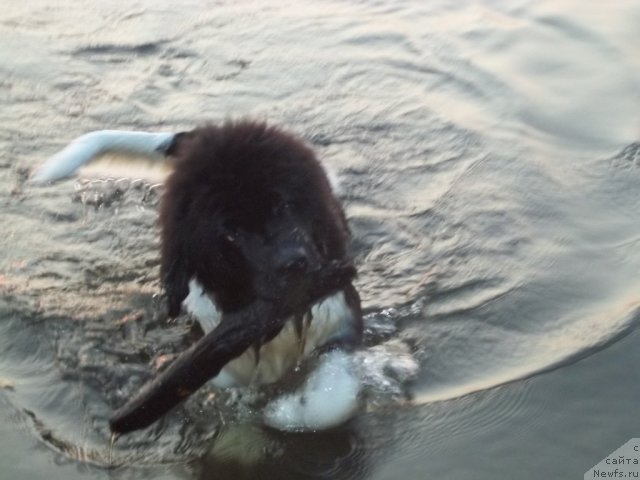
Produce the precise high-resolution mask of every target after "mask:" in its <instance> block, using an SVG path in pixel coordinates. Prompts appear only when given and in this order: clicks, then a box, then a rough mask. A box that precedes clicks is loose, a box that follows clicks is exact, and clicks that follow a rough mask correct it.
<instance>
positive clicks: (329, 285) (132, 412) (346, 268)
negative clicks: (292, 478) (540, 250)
mask: <svg viewBox="0 0 640 480" xmlns="http://www.w3.org/2000/svg"><path fill="white" fill-rule="evenodd" d="M355 273H356V272H355V268H354V267H353V266H352V265H351V264H349V263H344V262H332V263H330V264H329V265H327V266H326V267H324V268H323V269H322V270H319V271H316V272H314V273H312V274H308V275H307V276H306V277H305V279H304V281H300V279H297V281H295V282H294V281H291V282H287V283H288V284H287V285H283V286H282V287H279V288H278V290H277V291H276V292H274V295H271V296H269V298H259V299H257V300H255V301H254V302H253V303H251V304H249V305H248V306H246V307H244V308H242V309H240V310H237V311H235V312H231V313H227V314H224V315H223V317H222V321H221V322H220V324H219V325H218V327H217V328H215V329H214V330H212V331H211V332H209V333H208V334H206V335H205V336H204V337H202V338H201V339H200V340H199V341H198V342H197V343H195V344H194V345H192V346H191V347H190V348H189V349H188V350H186V351H184V352H183V353H182V354H180V356H179V357H178V358H177V359H176V360H174V361H173V362H172V363H171V365H169V367H167V368H166V369H165V370H164V371H163V372H162V373H160V374H159V375H158V376H157V377H156V378H155V379H153V380H151V381H150V382H148V383H147V384H146V385H145V386H144V387H143V388H142V389H141V390H140V392H139V393H138V394H137V395H136V396H135V397H134V398H132V399H131V400H129V401H128V402H127V403H126V404H125V405H124V406H123V407H121V408H119V409H118V410H117V411H116V412H115V413H114V415H113V416H112V417H111V419H110V420H109V426H110V428H111V430H112V431H113V432H114V433H128V432H131V431H134V430H139V429H142V428H145V427H148V426H149V425H151V424H152V423H153V422H155V421H156V420H158V419H159V418H160V417H161V416H163V415H164V414H166V413H167V412H168V411H169V410H171V409H172V408H173V407H175V406H176V405H178V404H179V403H181V402H183V401H184V400H186V399H187V398H188V397H189V396H190V395H191V394H193V393H194V392H195V391H196V390H198V388H200V387H201V386H202V385H204V384H205V383H206V382H207V381H208V380H210V379H211V378H213V377H215V376H216V375H218V373H220V370H221V369H222V368H223V367H224V366H225V365H226V364H227V363H228V362H229V361H231V360H233V359H234V358H236V357H238V356H239V355H241V354H242V352H244V351H245V350H247V349H248V348H250V347H252V346H253V345H255V344H256V343H260V342H267V341H269V340H270V339H272V338H273V337H275V336H276V335H277V334H278V332H279V331H280V330H281V329H282V327H283V325H284V324H285V323H286V321H287V320H288V319H289V318H290V317H291V316H292V315H297V314H298V315H299V314H301V313H304V311H306V310H308V309H309V307H310V305H313V304H314V303H316V302H318V301H320V300H321V299H323V298H324V297H327V296H329V295H331V294H332V293H334V292H336V291H338V290H341V289H343V288H344V287H345V286H346V285H347V284H349V283H350V282H351V280H352V279H353V277H354V276H355Z"/></svg>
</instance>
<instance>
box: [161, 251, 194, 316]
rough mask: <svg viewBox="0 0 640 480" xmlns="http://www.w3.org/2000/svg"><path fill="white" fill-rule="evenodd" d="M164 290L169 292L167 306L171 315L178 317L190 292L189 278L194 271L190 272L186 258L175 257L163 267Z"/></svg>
mask: <svg viewBox="0 0 640 480" xmlns="http://www.w3.org/2000/svg"><path fill="white" fill-rule="evenodd" d="M163 270H164V271H165V273H164V276H163V283H164V290H165V292H166V294H167V306H168V313H169V317H171V318H174V317H177V316H178V314H179V313H180V307H181V306H182V302H183V301H184V299H185V298H187V295H188V294H189V280H190V279H191V276H192V272H190V271H189V270H190V269H189V268H188V265H187V262H186V261H185V259H181V258H175V259H174V260H173V261H171V263H170V264H169V265H168V267H166V269H163Z"/></svg>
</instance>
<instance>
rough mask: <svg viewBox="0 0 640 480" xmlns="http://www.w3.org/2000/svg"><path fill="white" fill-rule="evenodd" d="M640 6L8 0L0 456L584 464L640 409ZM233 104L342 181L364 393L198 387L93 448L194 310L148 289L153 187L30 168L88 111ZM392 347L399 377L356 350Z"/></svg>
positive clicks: (481, 472) (573, 472)
mask: <svg viewBox="0 0 640 480" xmlns="http://www.w3.org/2000/svg"><path fill="white" fill-rule="evenodd" d="M638 25H640V3H638V2H637V1H622V0H621V1H617V2H615V3H611V4H606V5H605V4H604V3H598V2H589V3H585V2H578V1H573V0H561V1H556V2H545V1H543V2H534V1H524V0H523V1H509V2H507V1H504V2H503V1H497V0H486V1H479V2H467V1H462V2H452V1H434V2H417V1H416V2H404V1H391V0H390V1H380V2H356V1H331V2H322V3H320V2H311V1H303V2H297V3H295V4H294V5H289V6H285V5H284V4H283V3H282V2H277V1H260V2H257V1H256V2H240V3H237V4H236V3H234V2H224V1H220V2H213V1H211V2H202V1H197V2H196V1H191V2H173V3H170V2H164V1H162V2H157V1H156V2H151V1H147V0H143V1H138V2H134V3H131V2H102V3H96V2H88V1H73V2H72V1H63V2H55V3H51V2H44V1H40V0H34V1H30V2H24V3H22V4H8V3H7V4H6V5H4V6H3V9H2V14H0V38H2V40H3V41H2V42H0V121H1V125H2V127H1V128H0V205H1V207H0V217H1V219H2V221H1V225H2V227H3V235H2V236H1V237H0V251H2V252H3V255H1V256H0V417H1V418H2V419H3V420H4V422H1V423H2V426H0V472H2V473H1V474H0V477H1V478H5V477H6V478H12V479H25V480H26V479H32V478H47V479H56V478H64V479H75V478H107V477H108V478H154V479H155V478H167V479H178V478H179V479H195V478H199V479H209V478H220V479H221V478H251V479H255V478H332V479H333V478H344V479H355V478H367V479H387V478H395V479H397V478H447V479H465V478H469V479H475V480H478V479H495V478H518V479H526V478H531V479H534V478H536V479H538V478H567V479H568V478H581V477H582V475H583V473H584V472H585V471H586V470H587V469H588V468H590V467H591V466H593V465H594V464H595V463H597V462H598V461H599V460H600V459H601V458H602V457H604V456H605V455H606V454H608V453H610V452H611V451H612V450H614V449H615V448H617V447H618V446H620V445H621V444H622V443H624V442H626V441H627V440H628V439H629V438H631V437H638V436H640V420H638V416H637V409H638V402H639V401H640V387H639V385H640V373H639V372H638V369H637V368H636V367H637V365H638V362H639V361H640V353H639V352H640V348H639V347H640V335H639V334H638V333H637V328H636V327H637V325H638V322H639V321H640V313H639V305H640V293H639V292H640V281H639V279H638V278H639V277H638V271H640V268H639V267H640V255H639V253H638V252H639V251H640V193H639V192H640V190H639V189H638V184H639V182H640V143H639V142H640V93H639V92H640V28H639V27H638ZM241 116H252V117H258V118H265V119H268V120H269V121H271V122H274V123H278V124H281V125H284V126H286V127H288V128H290V129H292V130H294V131H296V132H298V133H300V134H301V135H303V136H304V137H306V138H307V139H308V140H309V141H310V142H312V143H313V144H314V146H315V148H316V150H317V151H318V153H319V155H320V156H321V157H322V159H323V160H324V161H325V162H326V163H327V164H328V165H329V166H330V167H331V168H332V169H333V170H335V171H336V173H337V174H338V177H339V178H340V181H341V184H342V190H343V199H344V202H345V205H346V209H347V214H348V216H349V220H350V223H351V225H352V227H353V231H354V237H355V249H356V252H357V259H358V266H359V270H360V272H361V273H360V276H359V280H358V288H359V290H360V292H361V296H362V298H363V302H364V306H365V308H366V311H367V314H368V315H367V326H368V334H367V341H368V343H369V345H370V346H369V350H368V351H367V355H368V358H369V359H371V360H372V362H374V363H375V361H377V362H378V363H377V367H376V369H374V370H372V375H371V377H369V378H367V382H369V384H368V385H367V388H368V390H367V391H368V394H369V398H368V401H367V407H368V408H367V411H366V412H363V413H362V414H360V415H358V416H357V417H356V418H355V419H354V420H353V421H351V422H350V423H348V424H347V425H345V426H343V427H341V428H339V429H336V430H334V431H330V432H323V433H316V434H304V435H301V434H282V433H278V432H274V431H271V430H265V429H263V428H261V427H259V426H258V425H256V424H255V423H254V422H252V420H251V419H252V416H251V412H250V411H249V409H244V410H243V409H242V408H240V407H238V405H242V404H243V401H242V399H237V398H235V397H234V395H236V394H235V393H229V392H213V391H211V390H208V389H204V390H203V391H201V392H199V393H198V395H197V396H196V397H195V398H194V399H193V400H192V401H190V402H187V404H186V405H185V406H184V407H181V408H180V409H179V410H178V411H176V412H175V413H174V414H173V415H171V416H169V417H168V418H166V419H165V420H163V421H162V422H160V423H159V424H158V425H156V426H154V427H153V428H151V429H149V430H147V431H145V432H143V433H141V434H137V435H133V436H130V437H127V438H123V439H120V440H119V441H118V442H117V443H116V445H115V447H114V448H113V450H112V451H110V449H109V435H108V431H107V427H106V423H105V422H106V418H107V417H108V415H109V413H110V412H111V411H112V409H113V408H114V407H115V406H116V405H120V404H122V402H123V401H124V399H126V398H128V396H129V395H130V393H131V392H132V391H133V390H135V388H136V387H137V386H138V385H140V384H141V383H142V382H143V381H144V380H145V379H146V378H149V376H150V375H152V372H153V365H154V363H155V362H157V361H158V360H159V359H161V358H162V356H163V355H166V354H170V353H173V352H176V351H179V350H181V349H182V348H184V346H185V345H187V344H189V343H190V342H191V341H192V340H193V338H194V336H195V335H197V334H198V332H197V329H193V328H192V325H191V324H190V323H189V321H188V319H184V318H183V319H181V320H180V321H178V322H176V323H174V324H167V323H166V321H165V318H164V315H163V310H162V305H161V301H160V299H159V298H158V294H159V293H160V292H159V284H158V281H157V276H158V256H157V247H158V239H157V231H156V216H157V212H156V205H157V198H158V195H159V192H160V188H161V187H159V186H156V185H152V184H149V183H145V182H142V181H130V180H108V181H93V182H89V183H87V182H82V181H74V180H70V181H66V182H63V183H60V184H58V185H55V186H48V187H42V188H32V187H28V186H25V185H24V184H23V181H24V178H25V175H26V174H27V172H28V170H29V169H30V168H32V167H33V166H34V165H36V164H38V163H39V162H41V161H42V160H43V159H44V158H46V157H47V156H48V155H50V154H52V153H53V152H55V151H56V150H57V149H59V148H61V147H62V146H63V145H64V144H65V143H66V142H67V141H69V140H70V139H72V138H74V137H75V136H78V135H80V134H82V133H85V132H87V131H90V130H96V129H104V128H122V129H138V130H149V131H179V130H181V129H185V128H190V127H193V126H194V125H196V124H198V123H199V122H203V121H207V120H212V121H220V120H222V119H224V118H227V117H241ZM407 346H408V347H409V348H410V350H411V351H410V356H411V359H414V360H417V361H418V362H419V364H420V371H419V374H418V375H417V378H414V379H413V381H412V382H411V383H410V384H409V385H407V384H406V382H402V381H398V380H400V379H399V378H398V375H400V376H402V375H401V374H398V372H396V374H398V375H396V378H394V377H393V375H392V376H391V377H383V376H376V375H374V374H373V373H375V372H380V371H384V370H385V368H384V367H385V365H388V362H389V361H391V360H390V358H391V357H394V356H395V358H400V357H401V356H402V355H406V348H407ZM394 349H395V350H394ZM385 362H387V363H385ZM394 382H395V383H394ZM407 386H408V388H410V392H411V401H409V402H407V401H406V399H405V398H404V393H405V388H406V387H407ZM245 403H246V402H245ZM110 460H111V462H110ZM109 463H111V466H109Z"/></svg>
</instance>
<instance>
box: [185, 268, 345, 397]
mask: <svg viewBox="0 0 640 480" xmlns="http://www.w3.org/2000/svg"><path fill="white" fill-rule="evenodd" d="M183 305H184V306H185V308H186V309H187V311H188V312H189V313H190V314H191V315H193V316H194V317H196V319H197V320H198V322H199V323H200V326H201V327H202V329H203V330H204V332H205V333H207V332H209V331H211V330H213V329H214V328H215V327H216V326H217V325H218V323H219V322H220V317H221V313H220V311H219V310H218V309H217V308H216V305H215V303H214V302H213V301H212V299H211V298H210V297H209V295H207V293H206V292H205V291H204V289H203V288H202V286H201V285H200V284H198V282H196V281H195V280H192V281H191V282H190V284H189V296H188V297H187V298H186V299H185V301H184V303H183ZM311 316H312V320H311V322H310V323H309V324H308V327H307V328H306V332H305V333H304V335H303V336H302V339H301V336H300V334H299V332H298V331H296V326H295V324H294V322H293V320H292V319H291V320H289V321H287V323H286V324H285V326H284V327H283V329H282V331H281V332H280V333H279V334H278V335H277V336H276V337H274V338H273V339H272V340H271V341H270V342H267V343H265V344H264V345H262V347H260V349H259V353H258V355H257V356H256V353H257V352H256V351H255V350H254V349H253V348H249V349H248V350H246V351H245V352H244V353H243V354H242V355H240V356H239V357H238V358H236V359H234V360H232V361H231V362H229V363H228V364H227V365H226V366H225V367H224V368H223V369H222V371H221V372H220V373H219V374H218V376H216V377H215V378H214V379H213V380H212V382H213V383H214V385H216V386H218V387H222V388H226V387H239V386H248V385H250V384H254V385H256V384H265V383H273V382H275V381H277V380H279V379H281V378H282V377H283V375H284V374H285V373H287V372H288V371H289V370H291V369H292V368H294V367H295V365H296V364H297V362H299V361H300V360H301V358H303V357H306V356H308V355H309V354H311V353H312V352H313V351H314V350H315V349H316V348H318V347H321V346H323V345H326V344H327V343H330V342H331V341H332V340H335V339H337V338H339V337H340V336H341V335H342V334H344V333H345V331H347V330H348V329H349V328H350V326H351V325H352V323H353V322H354V318H353V312H352V311H351V309H350V308H349V306H348V305H347V303H346V300H345V298H344V294H343V293H342V292H339V293H336V294H334V295H333V296H331V297H328V298H326V299H324V300H323V301H322V302H320V303H317V304H315V305H314V306H313V307H312V308H311Z"/></svg>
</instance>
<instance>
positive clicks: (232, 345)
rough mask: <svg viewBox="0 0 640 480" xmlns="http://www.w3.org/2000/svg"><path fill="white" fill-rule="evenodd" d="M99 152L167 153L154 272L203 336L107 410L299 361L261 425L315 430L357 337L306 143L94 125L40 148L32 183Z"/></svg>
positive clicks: (350, 394)
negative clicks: (302, 368)
mask: <svg viewBox="0 0 640 480" xmlns="http://www.w3.org/2000/svg"><path fill="white" fill-rule="evenodd" d="M105 152H123V153H137V154H142V155H146V156H152V155H154V154H161V155H163V156H166V157H167V158H168V159H169V161H170V162H169V163H170V165H171V173H170V175H169V176H168V178H167V180H166V182H165V185H164V192H163V195H162V199H161V205H160V226H161V240H162V241H161V245H162V247H161V252H160V255H161V272H160V274H161V277H162V283H163V286H164V289H165V292H166V298H167V303H168V312H169V316H170V317H175V316H177V315H178V314H179V313H180V311H181V309H182V308H185V309H186V310H187V311H189V312H190V313H191V314H193V315H194V316H195V317H196V318H197V319H198V321H199V323H200V325H201V326H202V329H203V331H204V332H205V335H204V336H203V337H202V338H201V339H200V340H199V341H198V342H197V343H195V344H194V345H192V347H191V348H189V349H188V350H187V351H185V352H183V353H182V354H181V355H180V356H178V358H177V359H176V360H174V361H173V362H172V363H171V364H170V365H169V367H167V368H166V369H165V370H164V371H162V372H161V373H160V374H158V376H157V377H156V378H155V379H154V380H152V381H151V382H150V383H148V384H147V385H146V386H144V387H143V388H142V390H141V391H140V392H139V393H138V394H137V395H136V396H135V397H134V398H133V399H131V400H130V401H129V402H128V403H126V404H125V405H124V406H123V407H122V408H120V409H119V410H118V411H117V412H116V413H115V414H114V416H113V417H112V418H111V420H110V426H111V429H112V430H113V431H114V432H118V433H125V432H129V431H132V430H136V429H140V428H144V427H146V426H148V425H150V424H151V423H153V422H154V421H155V420H157V419H158V418H159V417H160V416H162V415H163V414H165V413H166V412H167V411H169V410H170V409H171V408H172V407H173V406H175V405H176V404H178V403H179V402H181V401H183V400H184V399H186V398H187V397H188V396H189V395H190V394H192V393H193V392H194V391H195V390H196V389H198V388H199V387H200V386H202V385H203V384H204V383H205V382H207V381H208V380H210V379H211V380H212V382H213V383H214V384H215V385H216V386H218V387H223V388H225V387H232V386H248V385H259V384H266V383H273V382H277V381H278V380H280V379H282V378H283V377H284V376H285V375H286V374H287V373H288V372H290V371H292V370H293V369H295V368H296V366H297V365H299V364H300V362H301V361H302V360H304V359H305V358H307V357H318V362H317V364H316V366H315V371H312V372H311V373H310V374H309V378H308V379H307V382H306V384H305V385H303V387H301V388H300V389H299V390H298V391H297V392H295V393H293V394H290V395H288V396H283V397H282V398H275V399H273V400H272V401H271V403H270V404H268V405H267V407H266V408H265V419H266V421H267V423H270V424H272V425H274V426H277V427H280V428H284V429H290V428H296V429H297V428H326V427H330V426H333V425H336V424H338V423H340V422H342V421H344V420H345V419H346V418H348V417H349V415H350V414H351V412H352V411H353V409H354V408H355V405H356V404H357V396H358V391H359V389H358V385H357V381H356V380H355V379H354V378H353V376H352V375H351V374H350V372H349V368H350V367H349V365H350V364H349V362H348V360H345V358H348V355H347V354H345V352H346V351H349V350H350V349H352V348H354V347H355V346H357V345H358V344H359V343H360V341H361V336H362V319H361V312H360V299H359V297H358V293H357V292H356V290H355V288H354V287H353V285H352V280H353V277H354V276H355V269H354V267H353V264H352V261H351V259H350V257H349V253H348V246H349V238H350V236H349V228H348V226H347V222H346V220H345V215H344V212H343V210H342V207H341V205H340V203H339V201H338V200H337V198H336V196H335V195H334V193H333V191H332V188H331V185H330V183H329V181H328V178H327V175H326V173H325V171H324V169H323V167H322V166H321V165H320V163H319V162H318V160H317V159H316V157H315V155H314V153H313V151H312V150H311V149H310V148H309V147H308V146H307V145H306V144H305V143H304V142H303V141H302V140H301V139H299V138H297V137H295V136H293V135H291V134H289V133H286V132H284V131H282V130H280V129H278V128H274V127H271V126H268V125H266V124H264V123H261V122H252V121H239V122H227V123H225V124H223V125H221V126H214V125H206V126H203V127H199V128H196V129H194V130H192V131H188V132H182V133H178V134H155V133H144V132H120V131H99V132H92V133H89V134H87V135H84V136H82V137H80V138H78V139H77V140H75V141H74V142H72V143H71V144H70V145H69V146H68V147H66V148H65V149H64V150H62V151H61V152H59V153H58V154H56V155H55V156H53V157H51V158H50V159H49V160H48V161H47V162H45V164H44V165H43V166H42V167H41V168H40V169H39V170H38V171H37V172H36V173H35V175H34V176H33V178H32V180H33V182H34V183H43V182H50V181H53V180H57V179H59V178H62V177H66V176H69V175H71V174H72V173H74V172H75V171H76V170H77V169H78V168H80V167H81V166H82V165H84V164H86V163H89V162H90V161H91V160H92V159H94V158H95V157H97V156H99V155H100V154H102V153H105Z"/></svg>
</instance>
